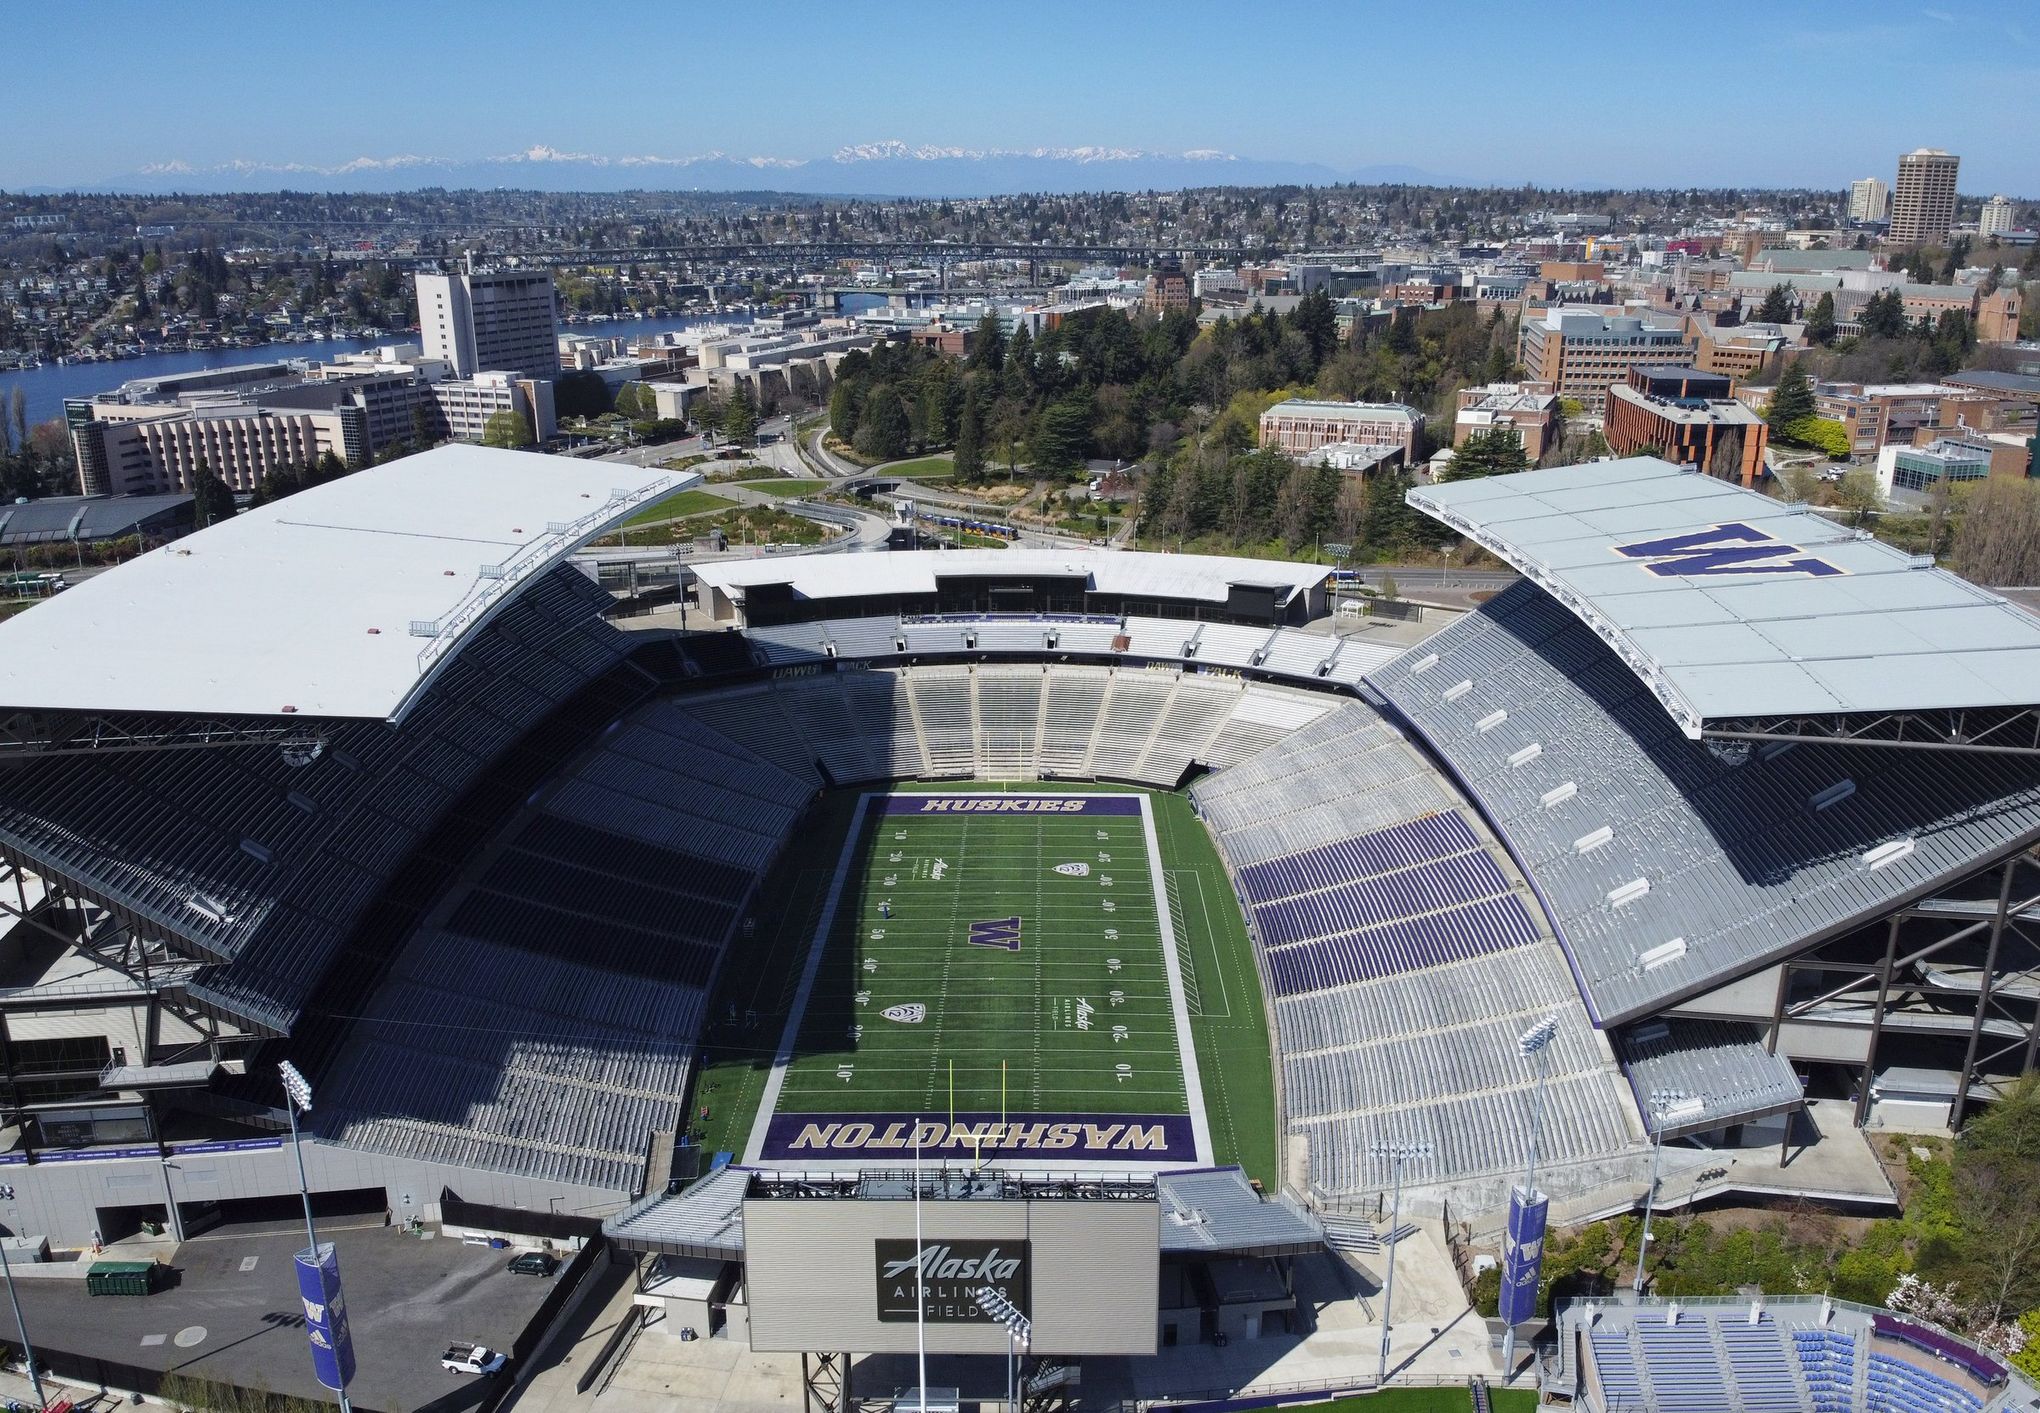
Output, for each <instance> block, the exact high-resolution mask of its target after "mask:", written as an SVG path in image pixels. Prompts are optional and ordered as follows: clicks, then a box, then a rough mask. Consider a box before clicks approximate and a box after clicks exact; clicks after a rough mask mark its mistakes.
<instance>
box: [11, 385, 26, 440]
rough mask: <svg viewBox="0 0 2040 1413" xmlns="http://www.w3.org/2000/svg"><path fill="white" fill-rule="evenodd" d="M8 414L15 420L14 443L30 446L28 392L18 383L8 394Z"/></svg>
mask: <svg viewBox="0 0 2040 1413" xmlns="http://www.w3.org/2000/svg"><path fill="white" fill-rule="evenodd" d="M7 407H8V414H9V416H10V417H11V419H12V420H13V422H14V444H15V445H16V446H18V447H21V448H23V449H24V450H25V449H26V448H27V446H28V393H27V392H26V391H24V390H23V389H22V388H21V387H20V385H18V384H17V385H16V386H15V387H13V388H12V389H10V390H9V391H8V394H7Z"/></svg>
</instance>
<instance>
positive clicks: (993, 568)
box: [694, 547, 1331, 603]
mask: <svg viewBox="0 0 2040 1413" xmlns="http://www.w3.org/2000/svg"><path fill="white" fill-rule="evenodd" d="M694 572H695V574H696V576H697V577H699V578H700V579H701V581H702V582H703V583H705V584H708V585H710V586H711V587H713V588H717V589H723V590H729V589H743V588H750V587H753V586H755V585H759V584H786V585H789V586H791V588H792V589H793V591H794V592H795V593H796V594H798V595H800V596H801V597H802V598H807V599H833V598H857V597H862V596H866V595H879V594H931V593H934V592H935V590H936V580H938V579H967V578H972V577H984V576H987V575H998V576H1000V577H1008V576H1010V577H1013V578H1018V579H1054V578H1071V577H1076V576H1082V577H1083V578H1084V579H1085V580H1086V581H1087V583H1088V584H1089V586H1090V587H1091V589H1092V590H1094V591H1095V592H1097V593H1101V594H1122V595H1127V596H1131V597H1142V598H1144V597H1148V596H1153V597H1156V598H1168V599H1200V600H1203V601H1206V602H1210V603H1224V602H1225V601H1226V598H1227V596H1228V590H1229V589H1231V588H1232V587H1233V586H1234V585H1240V586H1251V587H1256V588H1274V589H1280V590H1283V591H1285V592H1286V593H1287V594H1291V595H1293V594H1297V593H1307V592H1309V591H1310V590H1311V589H1313V588H1315V587H1317V586H1318V585H1320V584H1323V583H1324V582H1325V580H1326V578H1327V577H1328V576H1329V575H1330V573H1331V571H1330V570H1328V569H1326V568H1325V567H1324V566H1323V565H1310V564H1290V563H1287V562H1285V561H1282V560H1273V559H1231V558H1226V557H1223V556H1219V555H1211V554H1155V553H1152V552H1149V551H1146V550H1109V549H1085V548H1081V547H1078V548H1071V549H1052V550H1044V549H1035V548H1032V547H1022V548H1015V549H960V550H909V551H897V552H893V553H887V554H802V555H776V556H772V557H769V558H766V559H745V560H733V561H730V562H727V563H721V564H703V565H700V566H697V567H696V569H695V571H694Z"/></svg>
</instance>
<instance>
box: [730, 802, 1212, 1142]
mask: <svg viewBox="0 0 2040 1413" xmlns="http://www.w3.org/2000/svg"><path fill="white" fill-rule="evenodd" d="M1152 818H1153V815H1152V811H1151V810H1150V808H1149V805H1148V802H1147V800H1146V799H1145V798H1144V797H1143V796H1139V795H1135V794H1131V793H1123V792H1122V793H1113V794H1097V795H1092V794H1073V793H1060V794H1056V793H1050V792H1048V791H1041V792H1038V793H1032V794H1024V795H1018V796H1013V795H991V794H985V793H983V792H976V793H970V794H962V793H959V794H953V795H952V794H939V793H930V792H903V793H901V794H897V795H890V796H888V795H872V796H867V797H866V798H865V799H864V800H863V802H862V817H861V819H860V820H859V822H858V824H857V826H856V827H855V828H854V829H853V830H852V831H851V833H850V836H849V838H848V840H847V842H846V845H845V848H844V851H843V855H842V857H841V859H840V861H839V865H838V870H837V873H836V879H835V882H834V885H833V887H832V890H831V894H830V896H829V897H828V898H827V900H826V901H825V902H824V904H823V906H822V910H821V911H822V916H821V917H820V918H819V919H818V922H817V925H816V927H815V934H814V937H813V938H812V940H811V943H810V948H809V951H808V955H807V956H805V957H804V958H802V959H801V964H802V967H803V971H802V977H801V983H800V991H799V993H798V994H797V996H796V998H795V1001H794V1005H793V1007H792V1008H791V1015H790V1017H789V1020H788V1023H787V1025H786V1029H785V1033H784V1035H783V1037H782V1040H781V1045H780V1053H779V1055H778V1056H777V1057H776V1060H777V1063H776V1064H775V1067H774V1071H773V1074H772V1076H771V1079H770V1080H769V1081H768V1083H767V1086H766V1093H765V1096H764V1099H765V1102H764V1104H763V1105H761V1110H760V1114H759V1118H758V1120H757V1123H756V1124H755V1126H754V1128H753V1132H752V1135H751V1143H750V1145H749V1154H748V1156H749V1157H751V1158H752V1159H753V1160H767V1161H794V1160H817V1159H826V1160H837V1159H846V1158H851V1157H858V1158H862V1159H865V1160H869V1159H872V1158H879V1157H886V1156H901V1155H903V1154H904V1153H905V1152H906V1151H907V1145H909V1144H910V1143H911V1141H912V1135H913V1134H914V1132H915V1126H916V1125H917V1124H922V1125H926V1126H924V1127H922V1128H921V1129H920V1137H921V1141H922V1142H923V1143H924V1144H929V1143H932V1144H933V1145H934V1146H936V1147H938V1148H941V1147H944V1146H945V1145H944V1142H943V1140H944V1138H945V1137H948V1138H949V1140H950V1141H949V1142H948V1144H947V1145H946V1146H947V1147H949V1148H951V1149H954V1148H957V1147H968V1148H970V1149H971V1151H973V1152H977V1151H979V1150H980V1148H983V1149H984V1150H985V1151H992V1150H997V1151H999V1152H1000V1153H1001V1155H1002V1156H1003V1157H1004V1158H1005V1159H1007V1160H1009V1161H1024V1160H1038V1161H1042V1162H1051V1163H1052V1162H1054V1161H1057V1160H1061V1159H1071V1158H1076V1159H1084V1160H1092V1159H1096V1160H1100V1161H1111V1160H1117V1159H1122V1158H1124V1159H1130V1160H1133V1161H1155V1162H1161V1161H1171V1162H1189V1161H1199V1160H1208V1158H1209V1156H1210V1155H1209V1151H1208V1150H1209V1147H1210V1139H1209V1135H1208V1134H1207V1133H1206V1132H1205V1126H1204V1114H1203V1104H1202V1096H1201V1094H1200V1093H1199V1092H1198V1089H1197V1086H1196V1084H1195V1082H1194V1080H1193V1078H1192V1076H1193V1075H1194V1073H1195V1066H1196V1061H1195V1058H1194V1052H1192V1054H1191V1057H1190V1058H1189V1059H1188V1061H1187V1063H1188V1070H1187V1072H1186V1055H1185V1049H1186V1047H1185V1046H1184V1044H1183V1039H1184V1036H1185V1033H1186V1027H1187V1019H1186V1011H1185V1005H1184V996H1183V980H1182V967H1183V963H1184V958H1183V957H1182V956H1181V955H1180V954H1179V953H1178V952H1177V951H1176V946H1177V938H1178V934H1177V932H1176V930H1175V928H1174V926H1173V925H1172V919H1171V916H1170V910H1169V902H1168V890H1165V889H1158V888H1157V883H1158V881H1159V870H1158V867H1157V863H1158V859H1159V854H1158V850H1157V841H1156V837H1155V832H1154V827H1153V824H1152V822H1151V821H1152ZM995 1125H996V1126H997V1127H994V1126H995ZM937 1126H939V1127H937ZM1129 1145H1131V1146H1130V1147H1129Z"/></svg>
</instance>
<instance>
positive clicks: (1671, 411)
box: [1608, 383, 1764, 427]
mask: <svg viewBox="0 0 2040 1413" xmlns="http://www.w3.org/2000/svg"><path fill="white" fill-rule="evenodd" d="M1608 396H1610V397H1613V398H1619V399H1621V400H1622V401H1623V402H1634V403H1639V404H1642V405H1644V406H1646V407H1649V408H1650V410H1651V411H1652V412H1654V413H1656V414H1657V415H1658V416H1660V417H1662V418H1664V419H1665V420H1666V421H1668V422H1693V423H1700V422H1709V423H1721V422H1728V423H1733V424H1735V425H1737V426H1741V427H1754V426H1757V425H1758V424H1759V423H1761V422H1762V421H1763V420H1764V419H1763V418H1761V417H1759V416H1758V415H1757V414H1756V413H1755V412H1754V411H1752V410H1751V409H1750V407H1749V405H1748V404H1747V403H1743V402H1738V401H1736V400H1735V399H1734V398H1718V397H1717V398H1702V397H1690V398H1672V397H1653V396H1652V395H1651V394H1649V393H1646V392H1639V391H1637V389H1635V388H1632V387H1630V386H1629V384H1627V383H1611V384H1609V386H1608Z"/></svg>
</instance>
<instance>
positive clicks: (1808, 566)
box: [1612, 520, 1849, 579]
mask: <svg viewBox="0 0 2040 1413" xmlns="http://www.w3.org/2000/svg"><path fill="white" fill-rule="evenodd" d="M1612 548H1613V549H1614V551H1615V553H1617V554H1619V555H1621V556H1622V557H1623V558H1624V559H1640V560H1647V561H1649V562H1648V563H1646V564H1645V565H1644V566H1643V567H1644V569H1645V570H1646V571H1648V572H1649V573H1652V574H1655V575H1657V576H1658V577H1660V578H1663V579H1686V578H1703V577H1707V576H1712V575H1727V574H1804V575H1806V576H1808V577H1809V578H1814V579H1826V578H1830V577H1832V576H1834V575H1837V574H1847V573H1848V572H1849V571H1848V570H1846V569H1843V568H1841V567H1840V566H1839V565H1834V564H1829V563H1828V562H1827V561H1826V560H1824V559H1816V558H1815V557H1814V556H1813V555H1812V554H1810V553H1808V552H1807V551H1806V550H1804V549H1802V548H1800V547H1799V546H1798V545H1788V544H1786V543H1785V542H1784V541H1783V540H1779V539H1776V538H1773V537H1772V536H1770V535H1767V534H1765V533H1764V532H1763V531H1762V530H1759V529H1757V528H1756V526H1754V525H1745V524H1743V523H1741V522H1740V521H1735V520H1731V521H1728V522H1726V523H1725V524H1721V525H1716V526H1714V527H1713V528H1711V529H1706V530H1695V531H1693V532H1692V533H1691V534H1685V535H1667V536H1665V537H1664V538H1662V539H1656V540H1637V541H1635V542H1633V543H1631V544H1626V545H1615V546H1612Z"/></svg>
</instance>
